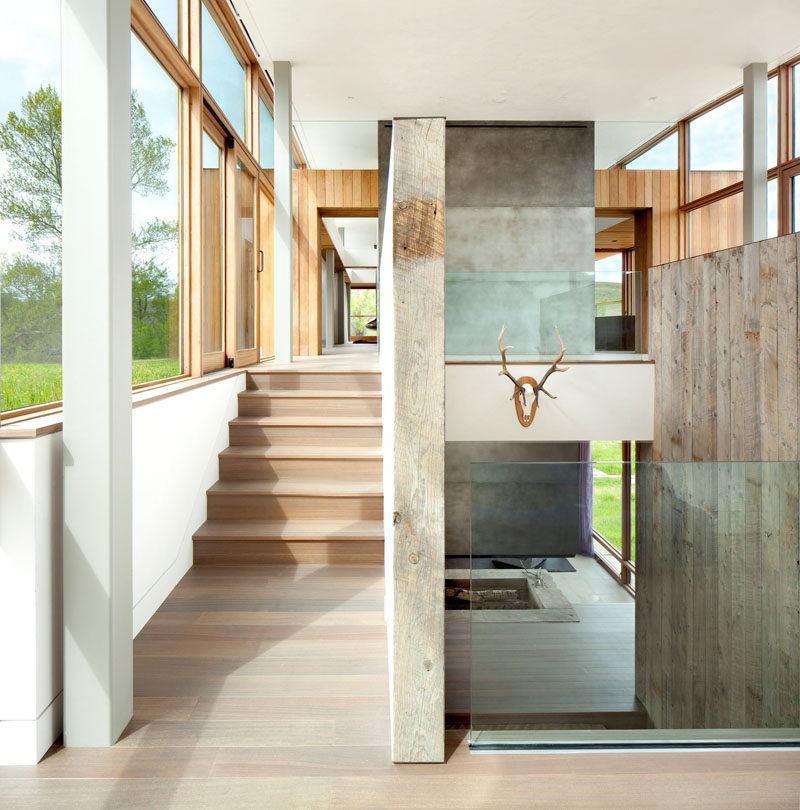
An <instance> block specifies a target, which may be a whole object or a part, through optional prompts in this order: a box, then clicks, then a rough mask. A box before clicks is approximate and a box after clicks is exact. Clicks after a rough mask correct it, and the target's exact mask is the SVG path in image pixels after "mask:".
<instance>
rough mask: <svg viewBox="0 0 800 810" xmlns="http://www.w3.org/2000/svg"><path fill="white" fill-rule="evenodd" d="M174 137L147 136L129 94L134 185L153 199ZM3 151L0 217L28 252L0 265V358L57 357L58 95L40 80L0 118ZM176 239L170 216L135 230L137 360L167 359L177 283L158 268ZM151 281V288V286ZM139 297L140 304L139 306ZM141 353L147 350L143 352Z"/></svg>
mask: <svg viewBox="0 0 800 810" xmlns="http://www.w3.org/2000/svg"><path fill="white" fill-rule="evenodd" d="M174 147H175V143H174V142H173V141H172V140H170V139H169V138H167V137H164V136H161V135H158V136H157V135H154V134H153V131H152V128H151V126H150V122H149V121H148V119H147V114H146V112H145V109H144V107H143V105H142V104H141V102H140V101H139V100H138V98H137V96H136V93H135V92H133V93H131V190H132V191H133V192H135V193H136V194H138V195H140V196H143V197H148V196H160V195H163V194H164V193H166V192H167V190H168V182H167V170H168V169H169V163H170V157H171V154H172V151H173V149H174ZM0 150H2V152H3V153H4V155H5V157H6V160H7V163H8V168H7V170H6V172H5V174H4V175H3V176H2V177H0V219H3V220H5V221H7V222H10V223H12V224H13V225H14V226H15V231H16V235H17V237H18V238H19V239H21V240H22V241H24V242H25V243H26V244H27V246H28V248H29V250H30V255H29V256H27V257H24V256H16V257H14V258H10V257H4V258H3V261H2V263H1V264H0V290H2V303H1V304H0V306H2V312H0V315H2V337H1V338H0V339H1V340H2V347H3V360H4V361H5V362H11V361H13V360H16V361H18V362H24V361H30V362H37V361H38V362H54V361H56V362H57V361H58V360H59V359H60V353H61V352H60V324H61V201H62V172H61V100H60V98H59V96H58V93H57V92H56V90H55V88H54V87H52V86H50V85H47V86H43V87H40V88H39V89H38V90H36V91H34V92H31V93H28V94H26V95H25V96H24V97H23V99H22V101H21V103H20V112H19V114H17V113H16V112H11V113H9V115H8V117H7V118H6V120H5V121H4V122H3V123H2V124H0ZM176 238H177V222H175V221H164V220H160V219H154V220H151V221H149V222H146V223H145V224H144V225H142V226H140V227H139V228H136V229H134V230H133V232H132V234H131V242H132V274H133V292H134V302H133V312H132V316H133V320H134V323H133V330H134V335H135V336H136V335H138V336H139V339H138V340H137V339H136V338H135V339H134V347H135V349H136V351H135V354H134V356H135V357H164V356H166V354H167V345H168V342H169V339H170V334H168V332H169V330H168V328H167V326H166V324H161V326H160V327H159V325H158V323H157V318H158V316H159V315H160V316H161V317H162V318H166V317H167V315H168V314H170V313H173V312H175V311H176V308H177V297H176V290H175V285H174V283H173V282H170V281H169V279H168V276H167V273H166V271H165V270H163V268H159V267H158V256H159V251H160V250H161V249H162V248H163V247H164V246H165V245H166V244H168V243H171V242H174V241H175V240H176ZM148 285H149V286H148ZM142 302H145V306H144V307H142ZM142 352H144V353H142Z"/></svg>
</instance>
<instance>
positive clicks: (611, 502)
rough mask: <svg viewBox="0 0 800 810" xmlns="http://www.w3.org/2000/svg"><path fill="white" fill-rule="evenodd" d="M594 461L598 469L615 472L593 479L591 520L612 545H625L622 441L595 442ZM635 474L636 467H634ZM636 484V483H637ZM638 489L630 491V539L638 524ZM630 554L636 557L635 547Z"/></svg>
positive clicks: (593, 448) (620, 546) (619, 547)
mask: <svg viewBox="0 0 800 810" xmlns="http://www.w3.org/2000/svg"><path fill="white" fill-rule="evenodd" d="M592 461H593V462H594V468H595V470H598V471H599V472H603V473H606V475H613V476H616V477H615V478H599V477H595V479H594V488H593V489H594V499H593V505H592V522H593V525H594V528H595V529H597V531H598V532H600V534H602V535H603V537H605V538H606V540H608V542H609V543H611V545H613V546H614V547H616V548H618V549H620V550H621V549H622V482H621V475H622V445H621V444H620V442H592ZM633 472H634V474H635V469H634V470H633ZM634 487H635V484H634ZM634 501H635V490H634V489H633V488H632V491H631V540H633V534H634V526H635V512H634V508H635V504H634ZM631 557H632V558H633V559H635V558H636V552H635V549H634V548H632V549H631Z"/></svg>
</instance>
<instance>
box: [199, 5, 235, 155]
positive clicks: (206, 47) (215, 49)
mask: <svg viewBox="0 0 800 810" xmlns="http://www.w3.org/2000/svg"><path fill="white" fill-rule="evenodd" d="M200 39H201V43H200V70H201V72H202V78H203V84H204V85H205V86H206V89H207V90H208V92H209V93H211V95H212V96H213V97H214V101H216V102H217V106H218V107H219V108H220V110H221V111H222V114H223V115H224V116H225V117H226V118H227V119H228V121H229V122H230V124H231V126H232V127H233V128H234V129H235V130H236V132H238V133H239V136H240V137H241V138H242V140H244V138H245V126H244V99H245V74H244V68H243V67H242V65H241V64H240V63H239V60H238V59H237V58H236V56H235V55H234V53H233V51H232V50H231V46H230V45H229V44H228V41H227V40H226V39H225V37H224V36H223V34H222V32H221V31H220V30H219V27H218V26H217V24H216V22H215V21H214V18H213V17H212V16H211V14H210V12H209V11H208V9H207V8H206V7H205V5H203V6H202V20H201V36H200Z"/></svg>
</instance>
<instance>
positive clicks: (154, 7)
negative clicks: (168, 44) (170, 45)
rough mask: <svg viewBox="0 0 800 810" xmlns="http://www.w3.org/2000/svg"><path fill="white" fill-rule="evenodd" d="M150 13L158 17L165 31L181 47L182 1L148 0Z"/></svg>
mask: <svg viewBox="0 0 800 810" xmlns="http://www.w3.org/2000/svg"><path fill="white" fill-rule="evenodd" d="M146 2H147V5H148V6H149V7H150V11H152V12H153V14H155V15H156V17H157V18H158V21H159V22H160V23H161V25H162V26H163V27H164V30H165V31H166V32H167V33H168V34H169V35H170V38H171V39H172V41H173V42H174V43H175V44H176V45H180V44H181V43H180V40H179V39H178V31H179V28H178V14H179V6H180V0H146Z"/></svg>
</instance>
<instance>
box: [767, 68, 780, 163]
mask: <svg viewBox="0 0 800 810" xmlns="http://www.w3.org/2000/svg"><path fill="white" fill-rule="evenodd" d="M777 165H778V77H777V76H773V77H772V78H771V79H769V80H768V81H767V166H769V167H772V166H777Z"/></svg>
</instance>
